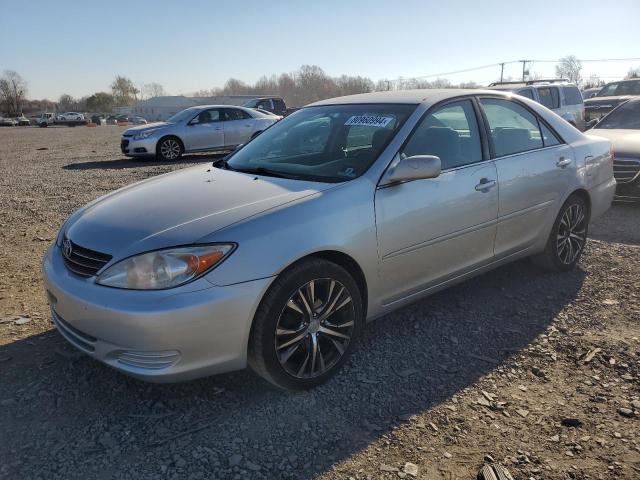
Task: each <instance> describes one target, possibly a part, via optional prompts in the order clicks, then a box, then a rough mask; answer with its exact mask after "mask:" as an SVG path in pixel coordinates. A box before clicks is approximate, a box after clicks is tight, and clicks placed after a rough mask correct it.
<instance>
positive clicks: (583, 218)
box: [533, 194, 589, 272]
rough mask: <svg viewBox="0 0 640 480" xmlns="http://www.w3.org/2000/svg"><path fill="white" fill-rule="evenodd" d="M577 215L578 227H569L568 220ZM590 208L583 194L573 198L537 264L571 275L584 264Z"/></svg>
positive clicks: (561, 210)
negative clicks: (580, 263)
mask: <svg viewBox="0 0 640 480" xmlns="http://www.w3.org/2000/svg"><path fill="white" fill-rule="evenodd" d="M572 212H578V213H576V214H575V215H576V218H575V222H576V223H575V225H568V226H567V218H574V217H572ZM588 227H589V208H588V206H587V203H586V202H585V201H584V199H583V198H582V197H581V196H580V195H576V194H573V195H571V196H570V197H569V198H568V199H567V201H566V202H564V204H563V205H562V208H560V212H559V213H558V216H557V217H556V220H555V222H554V223H553V228H552V229H551V233H550V234H549V239H548V240H547V245H546V246H545V249H544V251H543V252H542V253H540V254H539V255H536V256H535V257H533V261H534V263H535V264H536V265H538V266H539V267H541V268H543V269H544V270H548V271H552V272H568V271H570V270H573V269H574V268H575V266H576V265H577V264H578V262H579V261H580V257H581V256H582V252H583V251H584V247H585V245H586V243H587V231H588ZM577 237H580V238H581V239H580V238H577Z"/></svg>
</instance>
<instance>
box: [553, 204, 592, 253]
mask: <svg viewBox="0 0 640 480" xmlns="http://www.w3.org/2000/svg"><path fill="white" fill-rule="evenodd" d="M556 239H557V242H556V245H557V252H558V258H559V259H560V261H561V262H562V263H563V264H565V265H571V264H572V263H573V262H575V261H576V259H577V258H578V257H579V256H580V253H581V252H582V249H583V248H584V244H585V242H586V240H587V217H586V215H585V210H584V207H583V206H582V205H580V204H578V203H572V204H571V205H569V206H568V207H567V209H566V210H565V211H564V214H563V215H562V219H561V220H560V224H559V225H558V232H557V236H556Z"/></svg>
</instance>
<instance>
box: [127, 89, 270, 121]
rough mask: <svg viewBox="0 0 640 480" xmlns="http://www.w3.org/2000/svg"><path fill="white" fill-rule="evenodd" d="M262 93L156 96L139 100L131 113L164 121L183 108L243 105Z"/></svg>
mask: <svg viewBox="0 0 640 480" xmlns="http://www.w3.org/2000/svg"><path fill="white" fill-rule="evenodd" d="M259 97H260V95H220V96H216V97H185V96H182V95H175V96H166V97H154V98H149V99H148V100H142V101H140V102H138V103H137V104H136V105H135V106H134V107H131V111H130V113H131V114H133V115H140V116H141V117H144V118H146V119H147V120H149V121H162V120H166V119H167V118H169V117H170V116H171V115H174V114H176V113H178V112H179V111H181V110H184V109H185V108H189V107H195V106H197V105H242V104H243V103H245V102H246V101H248V100H251V99H252V98H259Z"/></svg>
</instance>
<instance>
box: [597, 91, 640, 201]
mask: <svg viewBox="0 0 640 480" xmlns="http://www.w3.org/2000/svg"><path fill="white" fill-rule="evenodd" d="M586 133H589V134H593V135H598V136H599V137H604V138H606V139H607V140H610V141H611V143H612V144H613V151H614V152H615V157H614V159H613V174H614V175H615V177H616V181H617V182H618V185H617V187H616V200H617V201H620V202H640V97H636V98H633V99H631V100H628V101H627V102H624V103H622V104H620V105H618V106H617V107H616V108H614V109H613V110H612V111H611V112H610V113H609V114H607V115H606V116H604V117H603V118H602V119H600V121H599V122H598V124H597V125H596V126H595V128H593V129H591V130H588V131H587V132H586Z"/></svg>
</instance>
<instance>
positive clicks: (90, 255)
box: [62, 238, 111, 277]
mask: <svg viewBox="0 0 640 480" xmlns="http://www.w3.org/2000/svg"><path fill="white" fill-rule="evenodd" d="M62 258H63V259H64V263H65V265H66V266H67V268H68V269H69V270H71V271H72V272H73V273H75V274H76V275H81V276H83V277H92V276H94V275H95V274H96V273H98V271H99V270H100V269H101V268H102V267H104V266H105V265H106V264H107V263H108V262H109V260H111V255H108V254H106V253H101V252H96V251H95V250H89V249H88V248H84V247H81V246H80V245H78V244H76V243H73V242H72V241H71V240H69V239H68V238H65V239H64V240H63V241H62Z"/></svg>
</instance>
